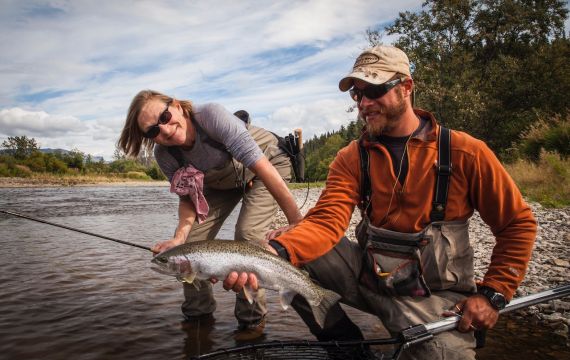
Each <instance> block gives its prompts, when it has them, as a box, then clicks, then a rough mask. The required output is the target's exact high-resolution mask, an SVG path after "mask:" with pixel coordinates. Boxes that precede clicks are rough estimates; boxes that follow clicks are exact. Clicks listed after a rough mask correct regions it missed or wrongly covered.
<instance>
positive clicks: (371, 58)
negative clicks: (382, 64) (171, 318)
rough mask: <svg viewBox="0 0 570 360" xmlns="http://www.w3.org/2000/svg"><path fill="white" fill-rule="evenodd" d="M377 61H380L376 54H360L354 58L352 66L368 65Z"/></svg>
mask: <svg viewBox="0 0 570 360" xmlns="http://www.w3.org/2000/svg"><path fill="white" fill-rule="evenodd" d="M378 61H380V58H379V57H378V56H377V55H374V54H362V55H360V56H359V57H358V59H356V62H355V63H354V67H355V68H357V67H360V66H364V65H370V64H374V63H377V62H378Z"/></svg>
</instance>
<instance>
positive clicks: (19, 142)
mask: <svg viewBox="0 0 570 360" xmlns="http://www.w3.org/2000/svg"><path fill="white" fill-rule="evenodd" d="M2 147H3V148H5V149H6V150H7V151H8V153H9V154H10V155H12V156H13V157H15V158H16V159H19V160H23V159H25V158H27V157H29V156H30V155H31V154H32V153H34V152H35V151H38V148H39V147H38V143H37V142H36V139H34V138H28V137H27V136H25V135H24V136H14V137H12V136H10V137H8V139H7V140H4V141H3V142H2Z"/></svg>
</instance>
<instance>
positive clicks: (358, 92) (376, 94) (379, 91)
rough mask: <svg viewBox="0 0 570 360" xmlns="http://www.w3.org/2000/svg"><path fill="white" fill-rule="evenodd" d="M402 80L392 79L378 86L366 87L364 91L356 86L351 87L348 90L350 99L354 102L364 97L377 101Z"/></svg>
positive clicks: (402, 79)
mask: <svg viewBox="0 0 570 360" xmlns="http://www.w3.org/2000/svg"><path fill="white" fill-rule="evenodd" d="M404 80H405V78H399V79H394V80H392V81H387V82H385V83H384V84H380V85H368V86H367V87H365V88H364V89H359V88H357V87H356V86H353V87H352V89H350V97H351V98H352V100H354V101H356V102H360V101H362V97H363V96H366V97H367V98H368V99H370V100H374V99H378V98H381V97H382V96H384V95H386V93H387V92H388V91H390V90H391V89H392V88H393V87H394V86H396V85H398V84H399V83H401V82H403V81H404Z"/></svg>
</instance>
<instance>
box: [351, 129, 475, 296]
mask: <svg viewBox="0 0 570 360" xmlns="http://www.w3.org/2000/svg"><path fill="white" fill-rule="evenodd" d="M437 141H438V161H437V164H436V174H435V175H436V181H435V189H434V195H433V201H432V209H431V213H430V223H429V224H428V225H427V226H426V227H425V228H424V229H422V230H421V231H420V232H418V233H402V232H396V231H391V230H387V229H383V228H380V227H376V226H374V225H372V224H371V223H370V218H369V216H370V213H371V209H372V204H371V193H372V188H371V181H370V159H369V153H368V150H367V149H365V148H364V146H363V145H362V144H359V151H360V167H361V169H360V170H361V172H360V173H361V185H360V189H361V200H360V204H359V208H360V209H361V213H362V221H361V222H360V223H359V224H358V226H357V227H356V238H357V239H358V243H359V244H360V246H361V248H362V250H363V252H364V254H363V256H364V258H363V269H362V273H361V276H360V281H361V283H362V284H363V285H364V286H366V287H367V288H369V289H370V290H372V291H375V292H378V293H381V294H386V295H391V296H412V297H419V296H422V297H429V296H430V295H431V293H432V291H438V290H451V291H457V292H464V293H473V292H475V290H476V286H475V281H474V268H473V248H472V247H471V245H470V244H469V233H468V227H469V222H468V221H467V220H466V221H444V218H445V210H446V205H447V194H448V190H449V181H450V179H451V172H452V164H451V131H450V130H449V129H447V128H444V127H440V132H439V136H438V140H437ZM377 206H378V205H377Z"/></svg>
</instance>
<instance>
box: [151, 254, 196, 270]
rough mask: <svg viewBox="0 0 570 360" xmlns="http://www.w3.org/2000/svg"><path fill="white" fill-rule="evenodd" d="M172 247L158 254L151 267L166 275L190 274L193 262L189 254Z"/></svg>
mask: <svg viewBox="0 0 570 360" xmlns="http://www.w3.org/2000/svg"><path fill="white" fill-rule="evenodd" d="M173 250H175V249H170V250H166V251H163V252H161V253H160V254H158V255H156V256H155V257H154V258H153V259H152V260H151V263H152V265H153V266H152V267H151V269H152V270H154V271H156V272H158V273H160V274H164V275H171V276H176V277H186V276H190V275H191V274H192V273H193V272H192V264H191V262H190V259H189V258H188V256H185V254H183V253H180V252H178V251H173Z"/></svg>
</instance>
